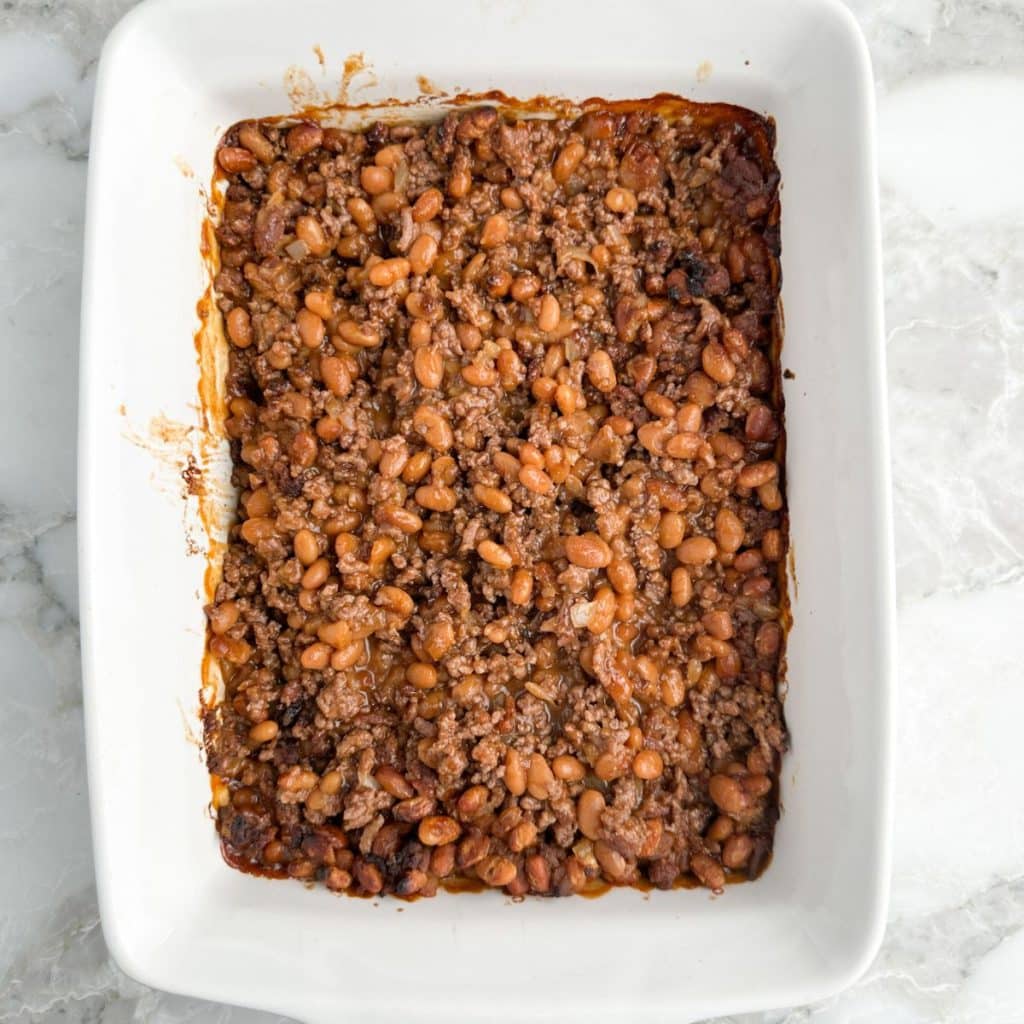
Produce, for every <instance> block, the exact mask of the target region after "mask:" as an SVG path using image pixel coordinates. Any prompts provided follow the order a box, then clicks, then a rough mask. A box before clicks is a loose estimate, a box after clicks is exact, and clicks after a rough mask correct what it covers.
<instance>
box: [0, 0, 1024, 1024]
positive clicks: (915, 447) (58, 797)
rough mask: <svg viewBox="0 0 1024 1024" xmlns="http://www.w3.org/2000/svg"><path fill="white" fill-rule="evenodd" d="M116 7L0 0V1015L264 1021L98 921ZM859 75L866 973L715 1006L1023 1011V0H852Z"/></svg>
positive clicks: (988, 1016)
mask: <svg viewBox="0 0 1024 1024" xmlns="http://www.w3.org/2000/svg"><path fill="white" fill-rule="evenodd" d="M131 6H133V3H132V0H0V351H2V355H3V360H4V367H5V371H6V372H5V373H4V374H3V375H0V410H2V412H0V417H2V423H3V427H4V431H3V435H4V444H3V445H0V680H2V693H3V696H4V713H3V714H2V715H0V868H2V870H0V908H2V909H0V1022H18V1024H29V1022H56V1021H58V1020H60V1021H67V1022H71V1024H87V1022H103V1024H122V1022H129V1021H147V1022H150V1021H152V1022H160V1024H164V1022H166V1024H183V1022H194V1024H214V1022H222V1024H259V1022H269V1021H272V1020H275V1019H276V1018H272V1017H270V1016H268V1015H265V1014H258V1013H253V1012H251V1011H245V1010H239V1009H234V1008H229V1007H223V1006H216V1005H213V1004H208V1003H201V1002H198V1001H194V1000H188V999H181V998H178V997H173V996H168V995H165V994H162V993H158V992H154V991H151V990H148V989H146V988H144V987H143V986H141V985H138V984H136V983H135V982H134V981H132V980H130V979H128V978H126V977H125V976H124V975H123V974H121V972H120V971H119V970H118V969H117V968H116V967H115V966H114V965H113V964H112V963H111V962H110V960H109V958H108V956H107V954H106V950H105V947H104V944H103V939H102V935H101V933H100V929H99V923H98V917H97V910H96V902H95V892H94V888H93V877H92V876H93V870H92V860H91V850H90V845H89V828H88V814H87V796H86V792H85V780H84V754H83V741H82V725H81V695H80V680H79V669H78V621H77V614H78V609H77V584H76V578H75V487H74V452H75V393H76V387H77V382H76V360H77V345H78V301H79V278H80V273H81V239H82V218H83V205H84V186H85V175H86V159H87V155H88V129H89V117H90V109H91V103H92V92H93V83H94V77H95V70H96V58H97V55H98V53H99V48H100V45H101V44H102V41H103V39H104V37H105V35H106V33H107V32H108V31H109V29H110V27H111V26H112V25H113V24H114V22H115V21H116V20H117V18H118V17H119V16H120V15H121V14H122V13H124V12H125V11H126V10H127V9H128V8H130V7H131ZM850 6H851V8H852V9H853V11H854V13H855V15H856V16H857V18H858V19H859V21H860V23H861V25H862V26H863V28H864V31H865V34H866V35H867V38H868V41H869V45H870V47H871V52H872V57H873V60H874V64H875V74H876V79H877V83H878V91H879V162H880V175H881V185H882V202H883V205H882V216H883V229H884V243H885V274H886V314H887V321H888V349H889V400H890V411H891V417H892V434H893V469H894V480H895V510H894V512H895V517H896V534H897V566H898V579H897V584H898V594H899V641H900V695H899V719H898V742H899V753H898V757H897V776H896V832H895V850H894V865H893V899H892V908H891V913H890V922H889V927H888V931H887V935H886V940H885V944H884V946H883V948H882V951H881V952H880V954H879V956H878V958H877V959H876V961H875V963H874V964H873V965H872V966H871V968H870V969H869V970H868V972H867V974H866V975H865V976H864V978H863V979H861V980H860V981H859V982H858V983H857V984H856V985H855V986H853V987H852V988H851V989H850V990H848V991H847V992H845V993H843V994H841V995H839V996H837V997H835V998H834V999H831V1000H829V1001H827V1002H825V1003H823V1004H820V1005H817V1006H811V1007H802V1008H794V1009H789V1010H777V1011H772V1012H768V1013H763V1014H752V1015H746V1016H744V1017H742V1018H732V1020H733V1021H734V1022H736V1024H769V1022H771V1024H777V1022H787V1024H796V1022H804V1021H813V1022H817V1024H841V1022H843V1024H846V1022H850V1024H852V1022H855V1021H856V1022H860V1021H865V1022H867V1021H872V1022H873V1021H881V1022H886V1024H888V1022H892V1024H930V1022H939V1021H941V1022H944V1024H975V1022H977V1024H1013V1022H1024V800H1022V799H1021V798H1020V794H1019V788H1020V786H1019V780H1020V779H1021V778H1024V745H1022V744H1021V743H1020V742H1019V740H1018V739H1017V731H1018V729H1019V723H1020V722H1021V721H1022V719H1024V685H1022V684H1024V668H1022V667H1021V662H1020V658H1019V655H1017V653H1016V652H1015V650H1014V649H1013V646H1012V644H1011V640H1012V638H1013V637H1015V636H1016V635H1017V634H1018V633H1019V631H1020V624H1021V622H1022V621H1024V514H1022V512H1021V510H1022V508H1024V444H1022V439H1024V188H1022V187H1021V185H1020V181H1021V171H1022V168H1024V132H1022V131H1021V130H1020V124H1021V114H1020V111H1021V110H1024V2H1022V0H1004V2H998V0H967V2H955V0H851V2H850Z"/></svg>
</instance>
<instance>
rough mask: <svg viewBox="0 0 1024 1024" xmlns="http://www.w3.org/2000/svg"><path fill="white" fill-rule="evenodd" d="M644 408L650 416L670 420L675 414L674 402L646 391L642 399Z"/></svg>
mask: <svg viewBox="0 0 1024 1024" xmlns="http://www.w3.org/2000/svg"><path fill="white" fill-rule="evenodd" d="M643 402H644V407H645V408H646V409H647V411H648V412H649V413H651V415H652V416H658V417H660V418H661V419H666V420H670V419H672V417H673V416H675V414H676V406H675V402H673V401H672V399H671V398H666V397H665V396H664V395H659V394H658V393H657V391H648V392H646V393H645V394H644V397H643Z"/></svg>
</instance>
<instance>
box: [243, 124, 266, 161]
mask: <svg viewBox="0 0 1024 1024" xmlns="http://www.w3.org/2000/svg"><path fill="white" fill-rule="evenodd" d="M238 141H239V142H240V143H241V144H242V145H243V146H245V148H246V149H247V150H249V152H250V153H252V154H253V156H255V157H256V159H257V160H259V162H260V163H261V164H271V163H273V162H274V147H273V145H272V144H271V142H270V140H269V139H268V138H267V137H266V136H265V135H264V134H263V132H261V131H260V130H259V128H257V127H256V125H254V124H243V125H242V126H241V127H240V128H239V129H238Z"/></svg>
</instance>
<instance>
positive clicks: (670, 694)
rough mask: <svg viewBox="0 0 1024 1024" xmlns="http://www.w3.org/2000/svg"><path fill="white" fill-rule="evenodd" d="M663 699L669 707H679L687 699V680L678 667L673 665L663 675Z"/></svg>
mask: <svg viewBox="0 0 1024 1024" xmlns="http://www.w3.org/2000/svg"><path fill="white" fill-rule="evenodd" d="M660 692H661V701H662V703H663V704H664V705H665V706H666V707H669V708H677V707H679V705H680V704H682V703H683V701H684V700H686V680H685V679H684V678H683V673H682V672H680V671H679V669H678V668H676V667H675V666H672V667H670V668H668V669H666V670H665V672H664V674H663V675H662V677H661V690H660Z"/></svg>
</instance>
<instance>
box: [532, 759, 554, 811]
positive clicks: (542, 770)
mask: <svg viewBox="0 0 1024 1024" xmlns="http://www.w3.org/2000/svg"><path fill="white" fill-rule="evenodd" d="M554 781H555V777H554V775H553V774H552V772H551V766H550V765H549V764H548V762H547V760H546V759H545V758H544V757H543V756H542V755H541V754H533V755H532V756H531V757H530V764H529V767H528V769H527V772H526V788H527V790H528V792H529V794H530V796H532V797H533V798H534V799H535V800H546V799H547V798H548V796H549V795H550V793H551V787H552V785H553V783H554Z"/></svg>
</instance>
